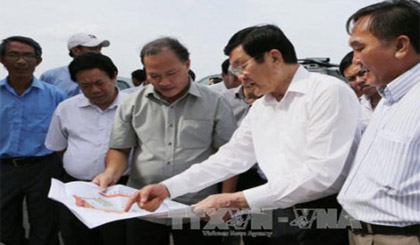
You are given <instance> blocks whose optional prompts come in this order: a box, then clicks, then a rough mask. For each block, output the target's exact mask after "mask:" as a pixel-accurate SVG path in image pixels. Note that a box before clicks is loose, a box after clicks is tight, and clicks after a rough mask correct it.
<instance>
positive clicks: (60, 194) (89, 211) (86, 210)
mask: <svg viewBox="0 0 420 245" xmlns="http://www.w3.org/2000/svg"><path fill="white" fill-rule="evenodd" d="M135 191H136V189H134V188H131V187H127V186H124V185H115V186H111V187H109V188H108V189H107V191H106V192H105V193H101V192H100V191H99V187H98V186H97V185H95V184H93V183H90V182H84V181H74V182H69V183H66V184H64V183H63V182H61V181H59V180H57V179H51V188H50V192H49V193H48V197H49V198H51V199H53V200H56V201H58V202H61V203H62V204H64V205H65V206H66V207H67V208H69V209H70V211H71V212H72V213H73V214H74V215H75V216H76V217H77V218H78V219H79V220H80V221H81V222H83V223H84V224H85V225H86V226H87V227H89V228H94V227H97V226H100V225H103V224H106V223H109V222H112V221H116V220H122V219H129V218H134V217H158V218H160V217H161V218H167V217H181V216H183V214H185V217H188V216H191V213H192V212H191V207H190V206H188V205H185V204H182V203H178V202H174V201H171V200H169V199H167V200H165V201H164V202H163V203H162V205H161V206H160V207H159V208H158V209H157V210H156V211H154V212H149V211H146V210H144V209H140V208H139V207H138V205H137V204H134V205H133V206H132V207H131V209H130V210H129V211H128V212H124V207H125V204H126V203H127V200H128V198H129V197H130V196H131V195H132V194H133V193H134V192H135Z"/></svg>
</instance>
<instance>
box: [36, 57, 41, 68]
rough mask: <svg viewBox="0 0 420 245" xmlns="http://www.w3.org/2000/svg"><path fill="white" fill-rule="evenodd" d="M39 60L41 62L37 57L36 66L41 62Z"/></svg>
mask: <svg viewBox="0 0 420 245" xmlns="http://www.w3.org/2000/svg"><path fill="white" fill-rule="evenodd" d="M41 62H42V58H38V59H37V60H36V66H38V65H39V64H41Z"/></svg>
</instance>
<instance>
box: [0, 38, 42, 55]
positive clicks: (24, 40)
mask: <svg viewBox="0 0 420 245" xmlns="http://www.w3.org/2000/svg"><path fill="white" fill-rule="evenodd" d="M11 42H19V43H24V44H27V45H29V46H31V47H32V48H34V50H35V56H36V57H37V58H38V59H41V56H42V48H41V46H40V45H39V43H37V42H36V41H35V40H33V39H32V38H29V37H23V36H12V37H8V38H6V39H3V41H2V43H1V44H0V57H4V55H5V54H6V46H7V44H9V43H11Z"/></svg>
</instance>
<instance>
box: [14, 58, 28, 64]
mask: <svg viewBox="0 0 420 245" xmlns="http://www.w3.org/2000/svg"><path fill="white" fill-rule="evenodd" d="M16 63H17V64H20V65H22V64H23V65H24V64H26V63H27V62H26V60H25V59H24V58H23V56H19V58H18V59H17V60H16Z"/></svg>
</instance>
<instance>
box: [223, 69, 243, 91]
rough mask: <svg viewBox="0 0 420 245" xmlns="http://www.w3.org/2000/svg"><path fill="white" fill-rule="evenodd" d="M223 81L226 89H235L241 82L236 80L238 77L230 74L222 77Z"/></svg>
mask: <svg viewBox="0 0 420 245" xmlns="http://www.w3.org/2000/svg"><path fill="white" fill-rule="evenodd" d="M223 81H224V83H225V85H226V88H228V89H230V88H236V87H238V86H239V85H241V81H240V80H239V79H238V77H237V76H235V75H233V74H231V73H230V72H228V74H227V75H223Z"/></svg>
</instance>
